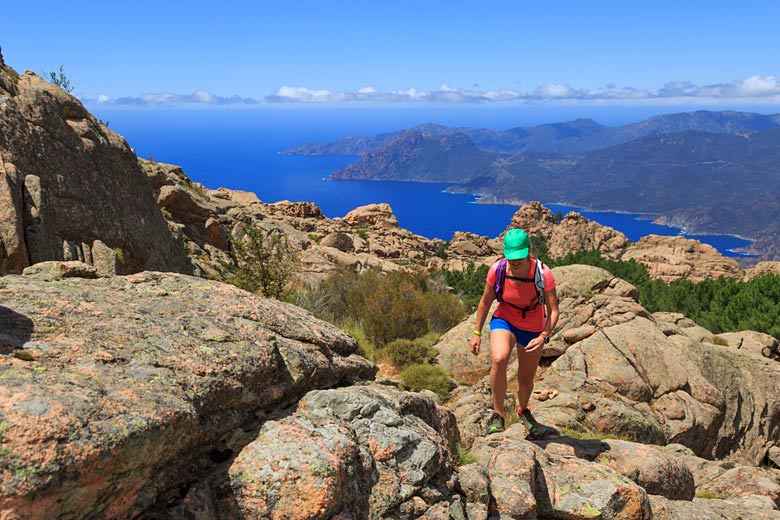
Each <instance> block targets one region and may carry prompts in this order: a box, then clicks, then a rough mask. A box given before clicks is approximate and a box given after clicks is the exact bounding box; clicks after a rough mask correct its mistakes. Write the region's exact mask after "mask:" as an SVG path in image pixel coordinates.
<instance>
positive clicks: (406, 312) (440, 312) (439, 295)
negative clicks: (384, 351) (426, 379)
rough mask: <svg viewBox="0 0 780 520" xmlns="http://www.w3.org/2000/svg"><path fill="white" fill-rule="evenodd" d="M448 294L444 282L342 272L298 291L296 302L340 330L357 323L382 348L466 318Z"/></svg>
mask: <svg viewBox="0 0 780 520" xmlns="http://www.w3.org/2000/svg"><path fill="white" fill-rule="evenodd" d="M446 290H447V287H446V285H445V284H444V283H441V282H440V281H437V280H435V279H434V280H431V279H430V278H428V277H426V276H424V275H422V274H414V273H409V272H403V271H398V272H394V273H384V274H383V273H378V272H375V271H370V270H369V271H364V272H361V273H360V274H357V273H355V272H354V271H352V270H350V269H349V268H347V267H341V268H339V269H337V270H336V272H334V273H333V274H332V275H330V276H329V277H328V278H326V279H325V280H324V281H322V282H321V283H320V284H319V285H318V286H315V287H310V288H309V289H307V290H302V291H301V292H299V293H298V294H297V295H296V298H295V301H296V303H297V304H298V305H300V306H301V307H303V308H305V309H308V310H309V311H311V312H312V313H313V314H314V315H315V316H317V317H318V318H321V319H324V320H327V321H330V322H331V323H334V324H336V325H338V324H339V323H341V322H344V321H346V320H351V321H354V322H355V323H356V324H359V325H360V326H361V327H362V330H363V331H364V332H365V334H366V337H367V338H368V339H369V340H370V341H371V342H372V343H373V344H374V345H375V346H376V347H377V348H381V347H382V346H384V345H386V344H388V343H390V342H392V341H393V340H395V339H399V338H404V339H410V340H411V339H415V338H418V337H420V336H424V335H425V334H427V333H429V332H444V331H445V330H448V329H449V328H451V327H452V326H454V325H455V324H457V323H458V322H459V321H460V320H461V319H462V318H464V317H465V315H466V314H465V311H464V309H463V306H462V305H461V304H460V302H459V301H458V299H457V297H455V296H454V295H452V294H449V293H447V292H446Z"/></svg>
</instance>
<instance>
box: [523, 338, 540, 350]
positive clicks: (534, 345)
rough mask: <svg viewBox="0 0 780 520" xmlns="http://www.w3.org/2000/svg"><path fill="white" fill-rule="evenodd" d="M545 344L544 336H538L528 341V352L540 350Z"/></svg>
mask: <svg viewBox="0 0 780 520" xmlns="http://www.w3.org/2000/svg"><path fill="white" fill-rule="evenodd" d="M543 346H544V336H536V337H535V338H534V339H532V340H531V341H529V342H528V345H526V346H525V349H524V350H525V351H526V352H533V351H535V350H538V349H540V348H542V347H543Z"/></svg>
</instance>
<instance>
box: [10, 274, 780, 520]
mask: <svg viewBox="0 0 780 520" xmlns="http://www.w3.org/2000/svg"><path fill="white" fill-rule="evenodd" d="M555 274H556V276H557V277H558V279H559V280H560V281H559V283H560V293H561V296H562V309H563V318H562V320H561V321H562V323H565V324H566V325H565V328H562V329H561V330H559V331H556V341H557V342H562V343H563V345H564V347H561V346H558V347H555V346H553V347H552V348H553V351H554V352H555V354H554V355H551V356H550V357H549V358H548V359H553V358H555V361H553V362H551V363H547V362H546V363H545V366H544V367H543V370H542V373H541V375H540V378H539V380H538V381H537V385H536V390H535V394H534V399H533V401H532V404H533V407H534V410H535V413H536V415H537V417H538V418H539V419H540V420H541V421H542V422H544V423H546V424H548V425H550V426H552V427H553V428H555V429H556V432H557V433H553V434H551V435H549V436H547V437H545V438H543V439H537V440H532V439H529V438H527V432H526V431H525V430H524V429H523V428H522V427H521V426H520V424H512V425H510V426H509V427H508V429H507V431H506V432H504V433H502V434H498V435H493V436H489V437H485V436H484V435H483V434H482V432H483V431H484V423H485V421H486V420H487V417H488V416H489V413H490V409H489V408H490V405H489V402H490V398H489V389H488V388H487V384H486V381H485V380H484V379H479V380H478V381H477V382H476V383H475V384H473V385H467V384H461V385H460V386H459V387H458V388H457V389H456V390H455V392H454V393H453V397H452V399H451V400H450V401H448V402H447V403H441V402H439V400H438V398H437V397H436V396H435V394H432V393H430V392H426V391H424V392H421V393H415V392H407V391H403V390H402V389H399V388H398V387H397V386H396V385H395V384H392V382H391V381H384V382H376V381H373V377H374V374H375V372H376V366H375V365H373V364H372V363H370V362H368V361H366V360H365V359H364V358H362V357H360V356H359V355H357V354H356V343H355V341H354V340H353V339H352V338H351V337H349V336H348V335H346V334H345V333H343V332H342V331H340V330H338V329H336V328H335V327H333V326H331V325H329V324H327V323H324V322H322V321H319V320H317V319H316V318H314V317H313V316H311V315H310V314H308V313H307V312H305V311H303V310H301V309H299V308H297V307H294V306H292V305H288V304H284V303H280V302H276V301H271V300H266V299H263V298H259V297H257V296H254V295H251V294H249V293H247V292H244V291H241V290H239V289H237V288H235V287H232V286H229V285H225V284H222V283H219V282H215V281H206V280H203V279H199V278H194V277H190V276H186V275H181V274H172V273H157V272H143V273H138V274H133V275H127V276H111V277H97V273H96V271H95V269H94V268H92V267H91V266H87V265H85V264H80V263H78V262H70V263H67V264H62V263H59V262H50V263H43V264H37V265H36V266H33V268H28V269H27V270H26V272H25V274H23V275H21V276H18V275H11V276H5V277H3V278H0V301H2V306H0V325H1V326H2V331H3V332H2V334H1V335H0V349H1V351H2V357H1V358H0V453H1V454H2V462H1V463H0V464H1V465H0V468H1V469H2V478H1V480H0V486H1V487H0V517H2V518H7V519H50V518H51V519H53V518H85V519H87V518H112V519H113V518H116V519H119V518H143V519H170V520H173V519H179V518H189V519H199V520H200V519H202V520H206V519H213V518H220V519H228V520H230V519H236V520H238V519H242V520H243V519H250V518H274V519H287V518H289V519H304V518H306V519H309V518H322V519H331V518H332V519H340V520H347V519H414V518H440V519H447V518H454V519H481V520H486V519H488V518H539V519H553V518H568V519H576V520H579V519H588V518H603V519H612V518H615V519H618V518H621V519H650V518H670V519H671V518H675V519H683V520H684V519H689V518H690V519H698V518H724V519H737V518H757V519H763V518H767V519H769V518H780V511H778V505H780V479H778V471H777V470H776V469H771V468H772V467H774V466H775V465H776V462H773V461H774V460H775V458H776V457H777V451H778V449H777V448H778V446H777V439H778V427H779V426H778V425H779V424H780V421H779V420H778V417H779V414H780V410H778V408H777V406H778V405H777V403H778V395H779V394H780V391H779V389H778V387H777V381H778V380H780V379H778V376H780V363H778V362H776V361H772V360H769V359H767V358H764V357H763V356H761V355H760V353H757V352H756V351H755V350H754V349H751V348H747V347H743V346H742V345H738V346H739V348H737V347H738V346H726V345H718V344H715V343H713V342H712V340H713V338H714V337H715V336H712V335H711V334H709V335H708V334H707V333H706V331H704V330H703V329H701V328H699V327H696V326H695V324H691V323H688V322H686V320H685V319H684V318H681V317H679V316H675V315H649V314H647V313H646V312H643V310H642V309H641V307H640V306H638V304H637V303H636V301H635V300H634V299H633V298H632V294H633V292H634V291H632V290H631V289H632V288H631V286H629V285H628V284H626V283H625V282H623V281H622V280H618V279H614V278H612V277H611V276H610V275H608V274H607V273H605V272H604V271H601V270H599V269H596V268H592V267H586V266H569V267H566V268H559V269H557V270H556V273H555ZM30 295H35V297H30ZM581 322H582V323H581ZM583 327H585V328H584V329H583ZM587 327H589V328H587ZM576 328H580V329H582V330H581V332H579V333H578V334H577V335H575V336H572V335H566V331H568V330H571V329H576ZM574 338H576V340H574ZM461 342H462V344H461V345H460V348H462V349H465V348H466V347H465V341H464V340H463V337H461ZM724 343H725V342H724ZM743 344H744V342H743ZM440 348H441V350H442V354H441V355H440V362H441V364H442V366H448V365H447V364H446V362H445V356H444V354H445V349H444V348H443V347H442V346H441V345H440ZM473 362H474V363H480V365H479V369H481V370H483V371H485V370H486V369H487V368H488V367H486V366H485V365H484V360H482V359H480V358H474V359H473ZM451 370H452V374H453V376H454V377H455V378H456V379H457V378H458V377H460V376H459V374H460V372H459V371H458V370H456V369H455V367H454V365H453V368H452V369H451ZM483 373H484V372H483Z"/></svg>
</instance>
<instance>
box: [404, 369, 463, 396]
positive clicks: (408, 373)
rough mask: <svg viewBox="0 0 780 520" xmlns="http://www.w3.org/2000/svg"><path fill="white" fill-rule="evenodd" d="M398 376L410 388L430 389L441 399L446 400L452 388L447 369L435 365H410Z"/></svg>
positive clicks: (415, 389) (417, 390) (418, 389)
mask: <svg viewBox="0 0 780 520" xmlns="http://www.w3.org/2000/svg"><path fill="white" fill-rule="evenodd" d="M400 377H401V381H403V383H404V385H405V386H406V387H407V388H409V389H410V390H414V391H415V392H419V391H420V390H430V391H431V392H433V393H435V394H436V395H438V396H439V397H440V398H441V400H442V401H446V400H447V398H448V397H449V395H450V389H451V388H452V386H451V383H450V376H449V375H448V374H447V371H446V370H444V369H443V368H442V367H439V366H435V365H410V366H408V367H406V368H405V369H404V370H403V372H401V376H400Z"/></svg>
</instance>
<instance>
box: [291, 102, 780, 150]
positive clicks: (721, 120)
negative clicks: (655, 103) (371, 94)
mask: <svg viewBox="0 0 780 520" xmlns="http://www.w3.org/2000/svg"><path fill="white" fill-rule="evenodd" d="M778 126H780V114H768V115H765V114H758V113H754V112H737V111H732V110H725V111H708V110H699V111H695V112H679V113H674V114H662V115H658V116H653V117H650V118H647V119H644V120H642V121H638V122H636V123H628V124H625V125H620V126H614V127H613V126H605V125H602V124H600V123H597V122H596V121H594V120H592V119H587V118H579V119H574V120H572V121H566V122H559V123H545V124H540V125H534V126H518V127H513V128H510V129H507V130H504V131H496V130H489V129H485V128H467V127H447V126H444V125H439V124H436V123H427V124H422V125H417V126H415V127H412V128H410V129H407V130H417V131H421V132H428V133H431V134H433V135H445V134H451V133H465V134H466V135H468V136H469V137H470V138H471V140H472V141H473V142H474V144H475V145H476V146H477V147H478V148H481V149H483V150H485V151H489V152H494V153H510V154H511V153H521V152H528V151H535V152H555V153H565V154H569V153H582V152H587V151H591V150H596V149H600V148H606V147H609V146H613V145H616V144H621V143H625V142H629V141H632V140H634V139H637V138H639V137H643V136H645V135H649V134H652V133H674V132H679V131H682V130H699V131H705V132H710V133H745V132H756V131H762V130H767V129H769V128H774V127H778ZM404 131H406V130H401V131H398V132H386V133H382V134H378V135H377V136H375V137H367V136H355V137H346V138H344V139H340V140H337V141H331V142H328V143H308V144H305V145H302V146H297V147H293V148H289V149H287V150H285V151H284V153H288V154H293V155H362V154H364V153H369V152H372V151H375V150H377V149H379V148H381V147H382V146H385V145H387V144H388V143H389V142H390V141H392V140H394V139H395V138H397V137H398V136H399V135H400V134H401V133H402V132H404Z"/></svg>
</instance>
